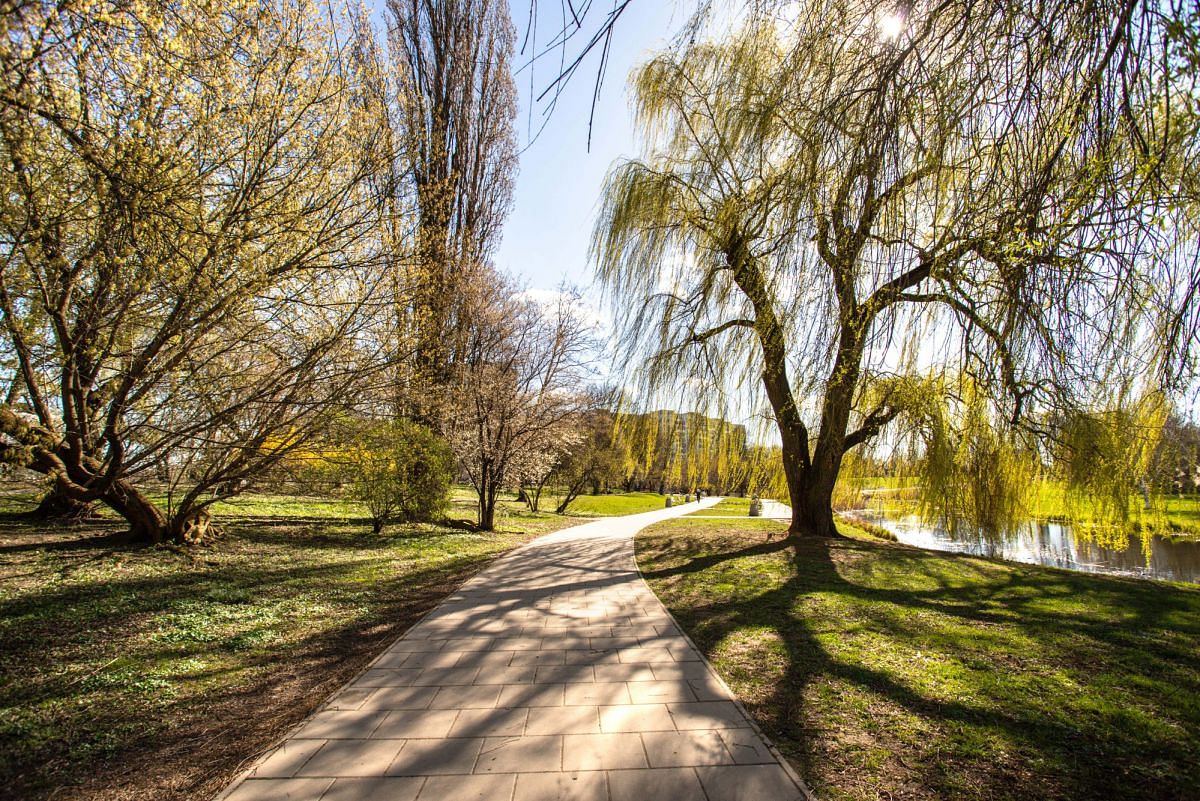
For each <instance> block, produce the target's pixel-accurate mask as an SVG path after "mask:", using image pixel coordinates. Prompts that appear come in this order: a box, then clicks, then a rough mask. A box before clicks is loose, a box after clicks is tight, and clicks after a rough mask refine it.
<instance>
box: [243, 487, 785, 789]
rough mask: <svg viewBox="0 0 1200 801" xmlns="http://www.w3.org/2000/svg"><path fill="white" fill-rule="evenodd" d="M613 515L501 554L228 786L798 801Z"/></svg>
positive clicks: (651, 517)
mask: <svg viewBox="0 0 1200 801" xmlns="http://www.w3.org/2000/svg"><path fill="white" fill-rule="evenodd" d="M717 500H718V499H716V498H710V499H705V500H704V501H702V502H701V503H700V504H699V505H697V504H696V503H689V504H685V505H683V506H679V507H675V508H672V509H664V510H662V511H658V512H648V513H645V514H639V515H630V516H627V517H621V518H611V519H607V520H600V521H597V522H594V523H588V524H586V525H582V526H576V527H574V528H570V529H566V530H563V531H559V532H556V533H554V534H549V535H547V536H544V537H540V538H539V539H537V540H534V541H533V542H531V543H529V544H527V545H525V546H524V547H522V548H520V549H519V550H517V551H515V552H513V553H512V554H509V555H508V556H506V557H504V558H503V559H500V560H498V561H496V562H494V563H493V564H492V565H491V566H489V567H488V568H487V569H486V570H484V571H483V572H482V573H480V574H479V575H478V576H476V577H475V578H473V579H472V580H471V581H469V582H467V583H466V584H465V585H463V587H462V588H461V589H460V590H459V591H458V592H457V593H455V594H454V595H452V596H450V597H449V598H447V599H446V600H445V601H444V602H443V603H442V604H441V606H439V607H438V608H437V609H435V610H434V611H433V612H431V613H430V614H429V615H428V616H427V617H426V618H425V619H424V620H422V621H421V622H420V623H418V624H417V625H416V626H414V627H413V628H412V629H410V630H409V631H408V633H407V634H405V635H404V637H403V638H402V639H400V640H399V641H397V642H396V643H395V644H394V645H393V646H392V647H391V648H389V649H388V650H387V651H386V652H385V653H384V654H382V655H381V656H380V657H379V658H378V659H376V660H375V662H374V663H373V664H372V665H371V666H370V667H369V668H368V669H367V670H366V671H365V672H364V673H362V675H360V676H359V677H358V678H356V679H355V680H354V681H353V682H351V684H350V685H349V686H347V687H346V688H345V689H343V690H342V691H341V692H340V693H338V694H337V695H335V696H334V697H333V698H332V699H330V701H329V702H328V703H327V704H326V705H325V706H324V707H323V708H322V710H321V711H319V712H317V713H316V714H314V715H313V716H312V717H311V718H309V720H308V721H306V722H305V723H304V724H303V725H302V726H301V727H300V728H299V729H298V730H297V731H296V732H294V733H293V734H292V735H291V737H290V738H288V739H287V740H286V741H285V742H284V743H283V744H282V745H281V746H279V747H278V748H277V749H276V750H274V751H273V752H271V753H269V754H267V755H266V756H265V757H264V758H263V759H261V760H260V761H259V762H258V763H257V764H256V765H255V766H254V767H253V768H251V769H250V770H249V771H248V772H247V773H246V774H245V775H244V776H243V777H242V778H240V779H239V780H238V781H237V782H235V783H234V784H233V785H232V786H231V787H230V788H228V789H227V790H226V791H225V793H223V794H222V795H221V796H220V798H221V799H223V800H224V801H284V800H285V799H286V801H318V799H319V801H366V800H367V799H377V800H378V801H466V799H478V801H557V800H559V799H561V800H562V801H567V800H568V799H570V801H693V800H694V801H799V800H800V799H803V798H804V794H803V792H802V790H801V787H800V785H799V784H798V783H797V780H795V779H794V778H793V774H792V773H791V772H790V771H789V770H788V769H785V768H784V767H783V766H782V765H781V763H780V762H779V761H778V760H777V759H776V756H775V754H774V753H773V751H772V750H771V749H769V748H768V747H767V745H766V743H765V742H764V741H763V739H762V738H761V737H760V736H759V734H758V733H757V731H756V729H754V728H753V727H752V726H751V724H750V722H749V720H748V719H747V718H746V717H745V715H744V714H743V712H742V709H741V707H740V706H739V705H738V704H736V703H734V701H733V699H732V698H731V696H730V694H729V691H728V689H727V688H726V687H725V685H724V683H723V682H721V681H720V679H718V678H717V677H716V675H715V674H714V673H713V672H712V671H711V670H710V669H709V667H708V666H707V664H706V663H705V662H704V661H702V660H701V657H700V655H699V654H698V653H697V652H696V651H695V650H694V649H693V648H692V647H691V645H690V644H689V643H688V641H687V640H686V639H685V638H684V637H683V636H682V635H681V633H680V632H679V630H678V629H677V628H676V627H675V624H674V622H673V621H672V619H671V617H670V615H669V614H668V613H667V611H666V609H664V608H663V606H662V604H661V603H659V601H658V599H657V598H656V597H655V596H654V594H653V593H652V592H651V591H650V588H649V587H648V586H647V585H646V583H645V582H644V581H643V580H642V579H641V576H640V575H639V574H638V572H637V569H636V567H635V565H634V559H633V535H634V534H635V533H636V532H637V531H638V530H640V529H641V528H643V527H645V526H647V525H649V524H651V523H655V522H657V521H659V520H666V519H669V518H672V517H676V516H678V515H681V514H686V513H687V512H691V511H695V510H696V509H697V508H703V507H705V506H710V505H712V504H715V503H716V502H717Z"/></svg>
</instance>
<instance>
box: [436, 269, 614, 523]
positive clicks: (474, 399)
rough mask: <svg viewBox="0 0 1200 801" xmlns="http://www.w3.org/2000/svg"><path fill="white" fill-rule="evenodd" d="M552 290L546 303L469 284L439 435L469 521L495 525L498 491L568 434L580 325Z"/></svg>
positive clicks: (497, 286) (581, 353) (585, 337)
mask: <svg viewBox="0 0 1200 801" xmlns="http://www.w3.org/2000/svg"><path fill="white" fill-rule="evenodd" d="M576 301H577V299H576V298H574V297H571V296H562V297H560V298H559V299H558V301H557V302H556V303H555V304H553V305H552V306H550V307H547V306H543V305H540V304H538V303H537V302H535V301H533V300H531V299H529V298H526V297H521V296H520V295H518V294H517V293H516V292H514V290H513V288H512V286H511V285H510V284H509V283H508V282H506V281H504V280H502V279H500V278H499V277H498V276H497V277H496V279H495V280H494V281H491V282H488V283H486V284H481V285H479V286H477V287H476V288H475V292H474V293H473V296H472V298H471V306H470V309H471V312H472V320H473V326H472V329H471V335H470V337H469V339H468V348H467V350H466V358H465V360H464V361H463V363H462V364H461V365H459V366H458V369H457V372H458V375H457V377H456V380H455V382H454V384H453V385H452V390H453V397H454V401H453V403H452V404H451V405H450V408H449V409H448V410H447V413H446V418H447V421H448V422H447V438H448V439H449V441H450V444H451V448H452V449H453V450H454V452H455V454H456V456H457V457H458V462H459V465H460V468H461V470H462V471H463V472H464V473H465V474H466V476H467V478H468V479H469V480H470V482H471V485H472V486H473V487H474V488H475V492H476V494H477V496H478V498H479V520H478V524H479V528H481V529H483V530H484V531H490V530H492V529H494V528H495V524H496V519H495V515H496V498H497V496H498V494H499V492H500V490H501V489H502V488H504V487H505V486H509V485H512V484H517V483H520V482H521V481H522V480H529V479H530V478H531V477H534V476H539V475H544V474H545V473H546V472H547V471H548V470H549V469H552V466H553V463H554V461H555V459H556V458H557V457H556V455H555V454H556V453H558V452H561V449H563V448H564V447H567V446H566V443H568V442H569V441H570V440H571V438H572V437H574V436H575V434H574V432H573V431H572V430H571V427H570V423H571V422H572V420H573V418H574V415H575V414H576V412H577V411H578V409H579V406H580V395H579V392H578V388H579V386H580V385H581V384H582V383H583V379H584V374H585V370H586V367H587V357H588V353H589V347H590V344H591V343H590V336H589V334H590V332H589V330H588V328H587V326H586V325H584V323H583V321H582V320H581V319H580V316H579V314H578V311H577V309H576Z"/></svg>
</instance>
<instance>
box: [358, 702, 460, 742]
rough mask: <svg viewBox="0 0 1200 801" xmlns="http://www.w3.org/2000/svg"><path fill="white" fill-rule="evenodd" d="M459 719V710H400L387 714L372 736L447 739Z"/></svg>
mask: <svg viewBox="0 0 1200 801" xmlns="http://www.w3.org/2000/svg"><path fill="white" fill-rule="evenodd" d="M457 717H458V710H457V709H398V710H395V711H393V712H389V713H387V717H386V718H384V720H383V722H382V723H380V724H379V728H377V729H375V731H374V732H373V733H372V736H374V737H386V738H391V739H412V738H418V737H425V738H427V737H445V736H447V735H448V734H449V733H450V727H451V726H453V725H454V721H455V719H456V718H457Z"/></svg>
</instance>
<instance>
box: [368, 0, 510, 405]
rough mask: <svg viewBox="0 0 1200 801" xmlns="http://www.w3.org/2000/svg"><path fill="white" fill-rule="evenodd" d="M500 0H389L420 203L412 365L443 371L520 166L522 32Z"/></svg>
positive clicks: (401, 106)
mask: <svg viewBox="0 0 1200 801" xmlns="http://www.w3.org/2000/svg"><path fill="white" fill-rule="evenodd" d="M508 9H509V7H508V4H507V3H506V2H503V0H388V3H387V12H388V13H387V16H388V24H389V32H390V45H391V58H392V65H393V70H394V73H395V85H396V88H397V92H398V103H397V104H396V108H397V121H396V126H395V127H396V130H397V142H398V145H399V147H398V154H397V155H398V158H399V159H400V160H401V163H402V167H401V169H400V171H399V172H400V175H401V181H400V183H399V184H398V186H397V191H399V192H404V193H409V195H410V196H411V198H412V199H413V201H414V203H415V207H416V213H417V223H416V231H415V243H414V245H413V250H414V260H415V269H414V270H413V275H412V285H413V291H414V296H413V298H412V306H411V332H412V335H413V337H414V341H415V362H416V375H417V377H418V378H419V379H420V380H424V381H426V382H432V383H434V384H440V383H444V382H445V381H446V380H448V379H449V376H450V374H451V372H450V369H449V365H450V364H451V363H452V362H453V361H454V360H455V359H457V358H458V357H459V356H461V349H462V348H463V347H465V344H466V340H467V329H468V328H469V325H470V321H469V320H467V319H465V317H464V314H463V308H464V306H463V304H464V298H465V291H464V288H465V287H466V285H467V284H469V283H470V282H472V281H488V280H490V272H491V267H490V265H489V262H488V259H489V257H490V255H491V253H492V251H493V250H494V248H495V247H496V245H497V244H498V243H499V235H500V229H501V225H502V224H503V222H504V219H505V217H506V216H507V214H508V211H509V207H510V205H511V202H512V190H513V180H514V175H515V172H516V168H517V152H516V138H515V132H514V127H513V126H514V120H515V117H516V90H515V87H514V84H513V76H512V64H511V62H512V54H513V47H514V39H515V34H514V31H513V25H512V21H511V19H510V18H509V10H508Z"/></svg>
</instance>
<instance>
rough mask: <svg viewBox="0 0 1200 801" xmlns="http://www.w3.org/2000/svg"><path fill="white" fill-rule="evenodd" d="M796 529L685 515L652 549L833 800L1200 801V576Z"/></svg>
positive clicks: (664, 590) (694, 627)
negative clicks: (805, 534)
mask: <svg viewBox="0 0 1200 801" xmlns="http://www.w3.org/2000/svg"><path fill="white" fill-rule="evenodd" d="M768 534H774V535H776V537H775V539H774V540H773V541H770V542H768V541H767V536H768ZM782 534H783V526H782V525H780V524H779V523H777V522H771V521H745V522H741V521H718V520H698V519H692V520H688V519H679V520H672V521H669V522H665V523H661V524H658V525H656V526H653V527H651V528H650V529H648V530H646V531H644V532H643V533H642V534H641V535H639V537H638V540H637V549H638V560H639V563H640V565H641V569H642V571H643V573H644V574H645V576H646V578H647V579H648V580H649V581H650V583H651V585H652V586H653V587H654V589H655V591H656V592H657V593H658V595H659V597H660V598H661V599H662V600H663V602H664V603H665V604H666V605H667V606H668V607H669V608H670V609H671V611H672V612H673V613H674V614H675V615H676V617H677V618H678V619H679V621H680V623H681V624H682V625H683V626H684V628H686V629H687V630H688V633H689V634H691V636H692V637H693V638H694V639H695V640H696V642H697V644H698V645H699V646H700V647H701V648H702V649H703V650H704V652H705V653H706V654H707V656H708V657H709V659H711V660H712V661H713V663H714V664H715V665H716V667H717V669H718V671H719V672H720V673H721V675H722V676H723V677H724V678H725V679H726V681H727V682H728V683H729V684H730V686H731V687H732V688H733V690H734V691H735V692H736V693H737V694H738V696H739V697H740V698H741V699H742V700H743V701H744V702H745V704H746V706H747V707H748V709H749V710H750V712H751V714H752V715H753V716H754V717H755V719H756V720H757V721H758V722H759V724H760V725H762V727H763V728H764V729H765V730H766V732H767V733H768V735H769V736H770V737H771V738H772V739H773V740H774V741H775V743H776V744H777V745H778V746H779V747H780V749H781V750H782V751H783V752H784V753H785V754H786V755H787V756H788V757H789V759H791V760H792V762H793V764H794V765H795V766H796V767H797V769H798V770H799V771H800V773H801V774H802V775H803V776H804V777H805V779H806V780H807V781H809V782H810V784H811V785H812V786H813V789H814V790H815V792H816V793H817V795H818V797H820V798H821V799H823V801H843V800H844V799H856V800H857V799H864V800H865V799H871V801H876V799H880V798H891V799H896V800H897V801H898V800H899V799H911V800H913V801H917V800H921V799H990V800H994V801H1009V800H1011V801H1017V800H1018V799H1022V800H1024V799H1030V798H1037V799H1096V800H1097V801H1099V799H1113V798H1121V799H1145V800H1146V801H1151V799H1153V801H1170V800H1172V799H1178V801H1183V800H1184V799H1192V798H1195V792H1196V787H1198V786H1200V591H1198V590H1197V589H1196V588H1194V587H1189V586H1185V585H1173V584H1165V583H1162V582H1149V581H1139V580H1132V579H1120V578H1110V577H1099V576H1090V575H1084V574H1079V573H1072V572H1068V571H1060V570H1054V569H1049V568H1040V567H1033V566H1025V565H1013V564H1007V563H1002V562H998V561H992V560H985V559H976V558H970V557H964V556H958V555H952V554H941V553H934V552H930V551H922V550H918V549H914V548H908V547H905V546H902V545H895V544H891V543H885V542H879V541H875V540H867V539H857V538H855V539H846V540H837V541H819V540H818V541H805V542H802V543H800V544H799V546H798V547H796V548H795V549H793V547H792V546H791V545H790V544H786V543H785V542H782V541H781V540H780V537H781V536H782Z"/></svg>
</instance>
